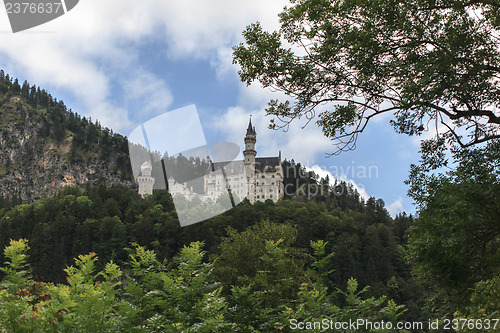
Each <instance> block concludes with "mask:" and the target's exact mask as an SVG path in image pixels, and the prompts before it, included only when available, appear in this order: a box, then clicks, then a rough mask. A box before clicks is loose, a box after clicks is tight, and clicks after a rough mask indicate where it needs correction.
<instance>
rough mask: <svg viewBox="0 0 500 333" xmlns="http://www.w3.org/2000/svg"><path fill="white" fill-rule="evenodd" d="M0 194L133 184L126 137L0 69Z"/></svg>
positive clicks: (40, 194) (22, 196)
mask: <svg viewBox="0 0 500 333" xmlns="http://www.w3.org/2000/svg"><path fill="white" fill-rule="evenodd" d="M0 147H1V149H0V195H1V196H3V197H5V198H9V199H10V200H12V199H14V200H15V201H16V200H17V201H21V200H33V199H40V198H44V197H46V196H49V195H52V194H54V193H55V192H57V191H58V190H60V189H62V188H63V187H64V186H68V185H71V186H72V185H81V184H84V183H88V182H90V183H102V184H104V185H112V184H123V185H126V186H129V187H131V186H134V183H133V181H132V180H133V177H132V171H131V168H130V162H129V158H128V144H127V140H126V139H125V138H124V137H123V136H121V135H119V134H116V133H113V132H112V131H111V130H109V129H108V128H103V127H101V125H100V124H99V122H98V121H96V122H92V120H91V119H87V118H85V117H80V116H79V115H78V114H76V113H74V112H73V111H72V110H68V109H67V107H66V105H64V103H63V101H58V100H57V98H54V97H52V96H51V95H50V94H49V93H48V92H47V91H45V90H44V89H41V88H40V87H37V86H35V85H30V83H28V82H27V81H24V83H22V84H20V83H19V81H18V79H16V78H12V77H11V76H9V74H5V73H4V71H3V70H0Z"/></svg>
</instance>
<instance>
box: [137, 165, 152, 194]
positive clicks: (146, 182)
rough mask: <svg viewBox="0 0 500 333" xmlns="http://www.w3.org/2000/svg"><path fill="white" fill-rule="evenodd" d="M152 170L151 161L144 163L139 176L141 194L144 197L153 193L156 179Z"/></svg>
mask: <svg viewBox="0 0 500 333" xmlns="http://www.w3.org/2000/svg"><path fill="white" fill-rule="evenodd" d="M152 171H153V166H152V165H151V163H150V162H149V161H146V162H144V163H142V165H141V175H140V176H139V177H137V182H138V183H139V195H142V196H143V197H145V196H147V195H152V194H153V185H154V184H155V179H154V178H153V177H152V176H151V172H152Z"/></svg>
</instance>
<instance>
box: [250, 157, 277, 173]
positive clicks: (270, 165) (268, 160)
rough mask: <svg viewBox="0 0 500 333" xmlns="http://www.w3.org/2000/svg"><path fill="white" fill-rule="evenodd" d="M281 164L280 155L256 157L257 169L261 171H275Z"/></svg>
mask: <svg viewBox="0 0 500 333" xmlns="http://www.w3.org/2000/svg"><path fill="white" fill-rule="evenodd" d="M279 165H280V158H279V157H256V158H255V171H259V172H266V171H268V172H275V171H276V168H278V167H279Z"/></svg>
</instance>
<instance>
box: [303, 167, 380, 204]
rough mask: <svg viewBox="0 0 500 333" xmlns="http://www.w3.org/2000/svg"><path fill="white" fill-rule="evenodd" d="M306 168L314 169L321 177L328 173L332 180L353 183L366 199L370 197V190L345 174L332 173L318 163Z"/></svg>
mask: <svg viewBox="0 0 500 333" xmlns="http://www.w3.org/2000/svg"><path fill="white" fill-rule="evenodd" d="M306 169H308V170H311V171H314V173H316V174H317V175H318V176H320V177H321V178H325V177H326V176H327V175H328V177H329V178H330V182H332V181H333V180H334V179H336V180H337V181H344V182H346V183H351V184H352V186H353V187H354V188H355V189H356V190H357V191H358V193H359V195H360V196H361V198H363V199H364V200H365V201H366V200H368V199H369V198H370V196H369V195H368V192H366V189H365V187H364V186H363V185H362V184H357V183H356V182H355V181H354V180H353V179H348V178H347V177H346V176H345V175H342V176H341V177H335V176H333V175H332V173H331V172H330V171H328V170H326V169H325V168H324V167H321V166H319V165H317V164H315V165H313V166H311V167H307V166H306Z"/></svg>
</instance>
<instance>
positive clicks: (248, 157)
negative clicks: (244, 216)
mask: <svg viewBox="0 0 500 333" xmlns="http://www.w3.org/2000/svg"><path fill="white" fill-rule="evenodd" d="M256 142H257V133H256V132H255V127H253V126H252V118H250V122H249V123H248V128H247V134H246V135H245V150H244V151H243V156H244V158H245V173H246V176H247V181H248V199H249V200H250V202H252V203H253V202H254V201H255V184H254V183H255V156H256V155H257V152H256V151H255V143H256Z"/></svg>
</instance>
